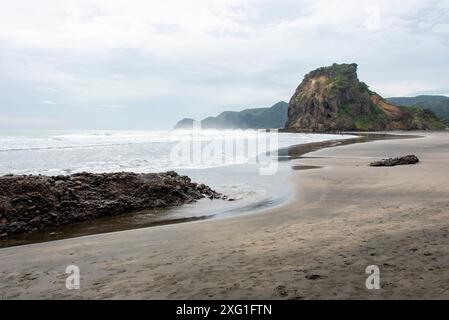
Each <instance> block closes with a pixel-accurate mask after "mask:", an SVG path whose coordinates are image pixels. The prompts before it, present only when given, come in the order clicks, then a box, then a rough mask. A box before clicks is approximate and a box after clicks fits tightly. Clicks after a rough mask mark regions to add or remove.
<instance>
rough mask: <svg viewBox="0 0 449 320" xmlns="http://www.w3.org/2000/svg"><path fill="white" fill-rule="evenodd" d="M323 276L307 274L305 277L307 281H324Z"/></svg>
mask: <svg viewBox="0 0 449 320" xmlns="http://www.w3.org/2000/svg"><path fill="white" fill-rule="evenodd" d="M325 278H326V277H325V276H321V275H319V274H309V275H307V276H306V279H307V280H320V279H325Z"/></svg>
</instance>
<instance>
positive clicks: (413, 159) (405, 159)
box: [370, 155, 419, 167]
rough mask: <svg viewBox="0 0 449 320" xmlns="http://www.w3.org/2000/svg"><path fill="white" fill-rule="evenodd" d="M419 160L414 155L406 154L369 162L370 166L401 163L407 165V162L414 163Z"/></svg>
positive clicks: (391, 165) (386, 165) (392, 165)
mask: <svg viewBox="0 0 449 320" xmlns="http://www.w3.org/2000/svg"><path fill="white" fill-rule="evenodd" d="M418 162H419V159H418V157H417V156H415V155H408V156H405V157H400V158H390V159H383V160H380V161H375V162H372V163H370V166H371V167H394V166H401V165H409V164H416V163H418Z"/></svg>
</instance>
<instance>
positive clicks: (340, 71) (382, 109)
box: [286, 64, 444, 131]
mask: <svg viewBox="0 0 449 320" xmlns="http://www.w3.org/2000/svg"><path fill="white" fill-rule="evenodd" d="M443 128H444V125H443V124H442V123H441V121H440V120H439V119H438V118H437V117H436V116H435V114H434V113H433V112H431V111H429V110H422V109H419V108H413V109H410V108H405V107H399V106H395V105H393V104H390V103H388V102H387V101H386V100H385V99H383V98H382V97H381V96H380V95H378V94H377V93H375V92H372V91H370V90H369V88H368V86H367V85H366V84H365V83H363V82H360V81H359V79H358V77H357V65H356V64H334V65H332V66H330V67H324V68H319V69H317V70H315V71H312V72H310V73H309V74H307V75H306V76H305V78H304V80H303V82H302V83H301V84H300V85H299V87H298V89H297V90H296V92H295V94H294V95H293V97H292V99H291V100H290V104H289V109H288V119H287V122H286V129H292V130H300V131H342V130H360V131H380V130H438V129H443Z"/></svg>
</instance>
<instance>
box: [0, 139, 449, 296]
mask: <svg viewBox="0 0 449 320" xmlns="http://www.w3.org/2000/svg"><path fill="white" fill-rule="evenodd" d="M420 135H423V136H425V137H424V138H414V139H407V140H384V141H374V142H369V143H364V144H352V145H345V146H339V147H334V148H329V149H322V150H318V151H314V152H312V153H309V154H307V155H306V157H304V156H303V157H302V158H300V159H297V160H295V161H294V162H292V165H295V166H318V167H321V168H317V169H312V170H301V171H294V172H293V173H292V176H291V182H292V184H293V185H294V186H295V194H296V195H295V197H294V198H293V199H292V200H291V201H289V202H288V203H286V204H285V205H282V206H280V207H276V208H273V209H269V210H265V211H263V212H259V213H257V214H252V215H245V216H239V217H233V218H227V219H216V220H207V221H198V222H190V223H183V224H176V225H165V226H158V227H152V228H146V229H138V230H129V231H123V232H117V233H109V234H102V235H94V236H87V237H81V238H76V239H68V240H61V241H54V242H47V243H40V244H33V245H26V246H20V247H11V248H5V249H0V297H2V298H15V299H23V298H37V299H43V298H63V299H64V298H65V299H70V298H84V299H93V298H100V299H110V298H142V299H166V298H168V299H193V298H197V299H201V298H216V299H264V298H266V299H378V298H386V299H397V298H406V299H429V298H437V299H448V298H449V273H448V268H449V246H448V244H449V238H448V236H449V199H448V197H447V195H448V194H449V183H448V181H449V170H448V168H449V133H447V132H444V133H431V134H430V133H422V134H421V133H420ZM405 154H416V155H417V156H418V157H419V158H420V159H421V163H419V164H418V165H413V166H401V167H394V168H371V167H369V166H368V164H369V162H370V161H372V160H375V159H379V158H383V157H393V156H400V155H405ZM70 264H75V265H78V266H79V267H80V271H81V289H80V290H72V291H69V290H67V289H66V288H65V279H66V277H67V275H66V274H65V273H64V272H65V268H66V266H67V265H70ZM368 265H377V266H379V268H380V272H381V274H380V277H381V286H382V289H381V290H374V291H372V290H367V289H366V288H365V280H366V277H367V275H366V274H365V268H366V267H367V266H368Z"/></svg>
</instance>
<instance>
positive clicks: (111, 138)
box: [0, 130, 352, 175]
mask: <svg viewBox="0 0 449 320" xmlns="http://www.w3.org/2000/svg"><path fill="white" fill-rule="evenodd" d="M274 134H276V133H267V135H274ZM257 135H258V132H257V131H255V130H225V131H223V130H202V131H201V132H192V131H191V130H175V131H76V132H74V131H72V132H22V133H11V132H9V133H8V132H3V133H0V174H9V173H14V174H46V175H57V174H70V173H75V172H81V171H87V172H114V171H134V172H157V171H166V170H177V169H205V168H210V167H214V166H219V164H217V165H213V164H212V165H211V164H210V163H208V164H195V165H194V166H192V165H191V166H187V165H186V166H179V165H178V166H177V165H174V164H173V163H172V161H170V157H169V155H170V150H172V148H173V147H174V146H175V145H176V144H177V143H179V142H181V141H193V140H194V141H201V142H203V143H208V142H214V141H222V140H227V139H232V140H239V139H240V140H246V141H248V142H251V141H254V140H255V139H257ZM351 137H352V136H347V135H331V134H327V135H323V134H302V133H280V134H279V136H278V144H277V147H278V148H286V147H289V146H292V145H298V144H306V143H311V142H320V141H327V140H341V139H348V138H351ZM244 161H245V159H242V158H236V159H233V161H231V162H229V161H227V162H226V165H229V164H236V163H244Z"/></svg>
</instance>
